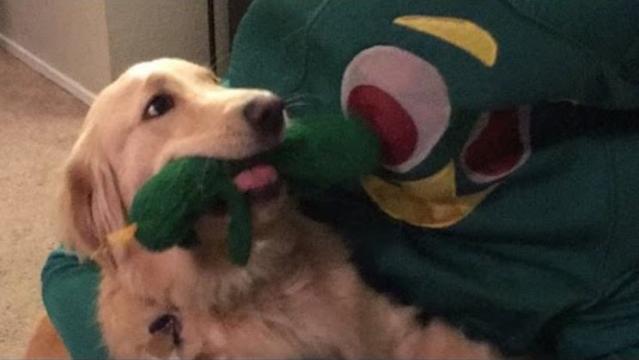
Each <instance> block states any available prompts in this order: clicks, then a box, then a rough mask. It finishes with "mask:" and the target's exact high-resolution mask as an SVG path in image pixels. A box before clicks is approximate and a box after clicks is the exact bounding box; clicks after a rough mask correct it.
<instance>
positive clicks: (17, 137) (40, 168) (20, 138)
mask: <svg viewBox="0 0 639 360" xmlns="http://www.w3.org/2000/svg"><path fill="white" fill-rule="evenodd" d="M86 110H87V108H86V106H85V105H84V104H82V103H81V102H80V101H78V100H76V99H75V98H74V97H72V96H71V95H69V94H68V93H66V92H65V91H64V90H62V89H60V88H59V87H57V86H56V85H54V84H53V83H51V82H50V81H48V80H47V79H45V78H44V77H42V76H41V75H39V74H37V73H35V72H34V71H33V70H31V69H30V68H28V67H27V66H26V65H24V64H23V63H21V62H20V61H18V60H17V59H15V58H14V57H12V56H10V55H9V54H8V53H7V52H5V51H4V50H2V49H1V48H0V164H1V166H0V358H17V357H20V356H21V355H22V353H23V351H24V347H25V345H26V341H27V340H28V337H29V335H30V332H31V329H32V328H33V326H34V324H35V321H36V319H37V318H38V316H39V315H40V314H42V312H43V311H44V310H43V307H42V304H41V300H40V269H41V267H42V264H43V262H44V260H45V258H46V256H47V253H48V252H49V250H50V249H52V248H53V247H54V246H56V243H57V241H58V239H57V236H56V233H55V226H54V219H55V217H54V216H53V213H54V211H55V210H54V209H55V207H54V205H53V204H54V203H55V193H56V191H57V183H56V182H57V179H58V178H59V176H58V173H57V171H58V169H59V168H60V165H61V163H62V162H63V160H64V158H65V156H66V155H67V153H68V152H69V149H70V148H71V145H72V144H73V141H74V140H75V136H76V134H77V131H78V129H79V127H80V124H81V122H82V118H83V117H84V114H85V112H86Z"/></svg>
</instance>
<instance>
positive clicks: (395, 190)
mask: <svg viewBox="0 0 639 360" xmlns="http://www.w3.org/2000/svg"><path fill="white" fill-rule="evenodd" d="M362 184H363V186H364V189H365V190H366V192H367V193H368V195H369V196H370V198H371V199H372V200H373V201H374V202H375V203H376V204H377V205H378V206H379V207H380V208H381V209H382V210H383V211H384V212H385V213H387V214H388V215H390V216H391V217H392V218H394V219H397V220H401V221H404V222H407V223H409V224H411V225H415V226H421V227H427V228H444V227H448V226H451V225H454V224H456V223H457V222H459V221H460V220H461V219H463V218H464V217H466V216H467V215H468V214H470V213H471V212H472V211H473V210H474V209H475V207H477V205H479V204H480V203H481V202H482V201H483V200H484V198H486V196H487V195H488V194H489V193H490V192H491V191H493V189H495V187H496V186H497V185H493V186H491V187H489V188H487V189H485V190H483V191H480V192H477V193H474V194H470V195H464V196H457V186H456V185H455V164H454V163H453V161H451V162H449V163H448V165H446V167H444V168H443V169H442V170H440V171H439V172H438V173H436V174H434V175H433V176H431V177H428V178H425V179H420V180H415V181H405V182H400V183H398V184H397V185H396V184H391V183H389V182H387V181H384V180H382V179H380V178H378V177H376V176H369V177H366V178H365V179H364V180H363V181H362Z"/></svg>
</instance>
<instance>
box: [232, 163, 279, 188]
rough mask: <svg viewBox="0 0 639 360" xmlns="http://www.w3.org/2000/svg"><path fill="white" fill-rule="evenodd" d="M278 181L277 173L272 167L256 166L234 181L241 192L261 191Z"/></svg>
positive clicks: (242, 173)
mask: <svg viewBox="0 0 639 360" xmlns="http://www.w3.org/2000/svg"><path fill="white" fill-rule="evenodd" d="M276 181H277V171H276V170H275V168H274V167H273V166H271V165H256V166H254V167H252V168H249V169H246V170H244V171H242V172H241V173H239V174H237V176H235V178H234V179H233V182H234V183H235V186H236V187H237V189H238V190H239V191H241V192H247V191H250V190H255V189H260V188H263V187H265V186H267V185H270V184H272V183H274V182H276Z"/></svg>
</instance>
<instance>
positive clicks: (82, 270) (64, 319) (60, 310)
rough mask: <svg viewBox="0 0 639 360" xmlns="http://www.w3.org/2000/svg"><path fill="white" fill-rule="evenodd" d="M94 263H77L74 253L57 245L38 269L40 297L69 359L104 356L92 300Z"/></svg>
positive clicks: (95, 282)
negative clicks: (40, 269) (40, 268)
mask: <svg viewBox="0 0 639 360" xmlns="http://www.w3.org/2000/svg"><path fill="white" fill-rule="evenodd" d="M99 279H100V272H99V269H98V268H97V266H96V265H95V264H93V263H91V262H88V261H87V262H84V263H80V261H79V259H78V257H77V256H76V255H75V253H73V252H70V251H67V250H65V249H63V248H58V249H56V250H54V251H53V252H51V254H50V255H49V258H48V259H47V262H46V264H45V265H44V268H43V270H42V298H43V300H44V305H45V307H46V310H47V313H48V315H49V318H50V319H51V322H52V323H53V325H54V326H55V328H56V330H57V331H58V333H59V335H60V337H61V338H62V341H63V342H64V345H65V347H66V348H67V350H68V351H69V353H70V354H71V357H72V358H73V359H106V358H108V356H107V352H106V349H105V347H104V345H103V342H102V336H101V334H100V328H99V326H98V323H97V321H96V316H95V313H96V312H95V309H96V306H95V303H96V298H97V290H98V284H99Z"/></svg>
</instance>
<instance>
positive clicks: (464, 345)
mask: <svg viewBox="0 0 639 360" xmlns="http://www.w3.org/2000/svg"><path fill="white" fill-rule="evenodd" d="M285 117H286V116H285V109H284V105H283V102H282V100H281V99H280V98H278V97H277V96H276V95H274V94H273V93H271V92H268V91H264V90H257V89H228V88H224V87H221V86H220V85H219V83H218V80H217V78H216V76H215V75H214V74H213V73H212V72H211V71H210V70H208V69H206V68H204V67H200V66H197V65H194V64H192V63H189V62H186V61H183V60H177V59H159V60H155V61H151V62H146V63H141V64H138V65H135V66H133V67H131V68H130V69H129V70H128V71H126V72H125V73H124V74H123V75H122V76H121V77H120V78H119V79H117V80H116V81H115V82H114V83H113V84H111V85H110V86H108V87H107V88H106V89H105V90H104V91H102V92H101V93H100V94H99V96H98V97H97V98H96V100H95V102H94V104H93V105H92V106H91V108H90V110H89V113H88V115H87V119H86V123H85V125H84V127H83V129H82V132H81V135H80V137H79V139H78V141H77V143H76V144H75V146H74V148H73V150H72V153H71V156H70V158H69V160H68V163H67V164H66V171H65V185H64V191H63V211H62V214H63V217H64V222H65V224H66V227H65V238H66V239H68V241H69V243H68V246H70V247H72V248H74V249H76V250H77V251H78V252H79V253H80V254H82V255H83V256H86V257H87V258H91V259H93V260H94V261H96V262H97V263H98V265H99V266H100V268H101V274H102V279H101V284H100V292H99V299H98V321H99V324H100V326H101V328H102V332H103V337H104V342H105V344H106V346H107V348H108V351H109V352H110V354H111V355H112V357H113V358H123V359H125V358H169V357H171V358H173V357H177V358H185V359H204V358H302V357H318V358H319V357H322V358H324V357H330V358H348V359H354V358H438V359H441V358H472V359H480V358H482V359H485V358H495V357H496V356H497V353H496V352H495V351H494V350H493V349H492V348H491V347H490V346H488V345H486V344H482V343H475V342H472V341H469V340H467V339H466V338H464V336H463V335H462V334H461V333H460V332H458V331H457V330H455V329H453V328H451V327H449V326H448V325H446V324H444V323H443V322H440V321H437V320H435V321H432V322H430V323H429V324H428V325H427V326H421V325H420V324H419V323H418V322H417V321H416V319H415V311H413V310H412V309H411V308H407V307H401V306H397V305H394V304H392V303H391V301H389V300H388V299H386V298H385V297H383V296H381V295H379V294H376V293H375V292H373V291H372V290H370V289H368V288H367V287H366V286H365V285H364V284H363V283H362V281H361V280H360V278H359V277H358V275H357V272H356V270H355V269H354V267H353V266H352V265H351V264H350V263H349V255H348V253H347V251H346V249H345V247H344V245H343V244H342V241H341V240H340V238H339V237H338V236H337V235H336V234H335V233H334V232H332V231H331V230H330V229H329V228H327V227H326V226H324V225H321V224H319V223H316V222H314V221H312V220H310V219H308V218H305V217H303V216H302V215H301V214H300V213H298V211H297V210H296V207H295V202H294V200H293V199H290V198H289V197H288V196H287V194H286V190H285V186H286V185H285V183H284V182H283V181H281V179H280V178H279V177H278V173H277V170H276V169H275V168H274V167H273V166H271V165H269V164H264V163H258V162H255V161H254V160H252V159H253V157H254V156H256V155H258V154H260V153H262V152H264V151H266V150H269V149H272V148H273V147H276V146H277V145H278V144H279V143H280V142H281V139H282V133H283V131H284V127H285ZM193 155H198V156H206V157H213V158H216V159H220V160H223V161H229V162H232V163H235V167H236V168H238V172H237V174H235V178H234V181H235V184H236V186H237V187H238V189H239V190H240V191H241V192H244V193H246V195H247V196H248V198H249V199H250V200H251V214H252V222H253V248H252V252H251V257H250V260H249V263H248V265H246V266H244V267H242V266H236V265H233V264H232V263H231V262H230V261H229V259H228V258H227V256H226V228H227V226H226V225H227V221H228V219H227V218H226V216H225V214H224V213H223V212H220V211H214V212H211V213H209V214H206V215H203V216H202V217H201V219H200V220H199V221H198V223H197V225H196V232H197V234H198V237H199V244H198V245H196V246H194V247H192V248H188V249H184V248H178V247H176V248H172V249H170V250H167V251H163V252H150V251H148V250H146V249H144V248H143V247H142V246H141V245H140V244H138V243H137V242H136V241H129V242H113V241H110V240H108V239H109V238H110V237H109V235H110V234H112V233H114V232H116V231H118V230H120V229H122V228H124V227H125V226H126V225H127V224H126V218H127V216H126V214H127V209H128V208H129V207H130V205H131V202H132V199H133V197H134V194H135V193H136V191H137V190H138V189H139V188H140V187H141V186H142V184H143V183H144V182H145V181H146V180H148V179H149V178H150V177H151V176H152V175H154V174H155V173H157V172H158V171H159V170H160V169H161V168H162V167H163V166H164V165H165V164H166V163H167V162H169V161H170V160H172V159H176V158H180V157H185V156H193ZM69 296H72V295H69Z"/></svg>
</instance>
